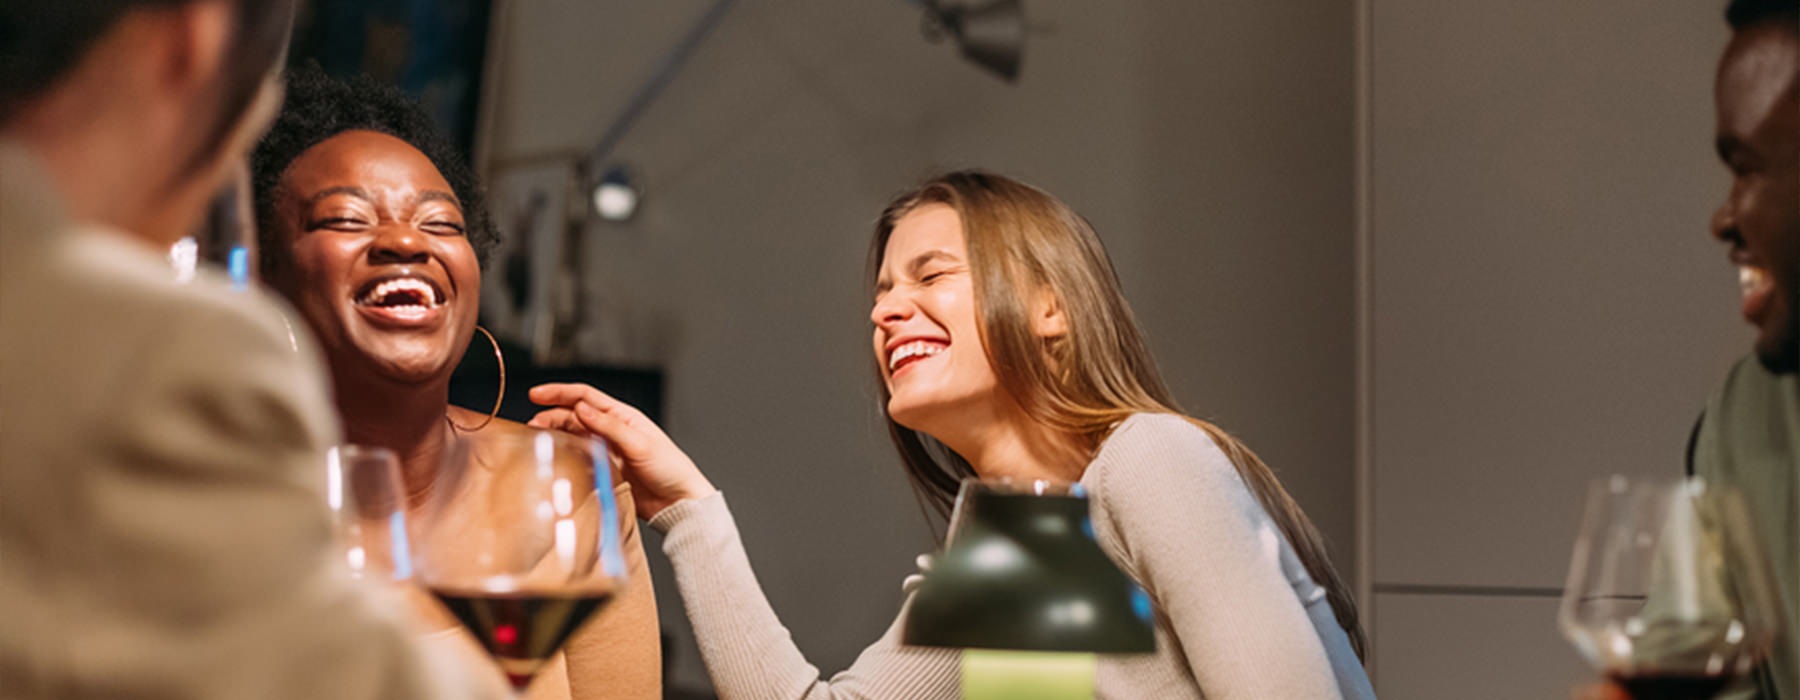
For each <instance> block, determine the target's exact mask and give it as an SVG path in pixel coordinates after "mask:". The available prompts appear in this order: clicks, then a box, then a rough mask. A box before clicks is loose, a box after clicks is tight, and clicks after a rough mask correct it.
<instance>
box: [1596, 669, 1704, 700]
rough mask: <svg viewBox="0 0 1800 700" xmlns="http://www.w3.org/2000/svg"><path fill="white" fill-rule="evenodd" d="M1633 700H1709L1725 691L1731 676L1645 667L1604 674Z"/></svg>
mask: <svg viewBox="0 0 1800 700" xmlns="http://www.w3.org/2000/svg"><path fill="white" fill-rule="evenodd" d="M1606 678H1607V680H1610V681H1612V682H1613V683H1614V684H1616V685H1618V686H1619V687H1620V688H1624V689H1625V692H1626V694H1628V695H1630V696H1631V698H1632V700H1711V699H1712V698H1716V697H1718V696H1719V693H1720V692H1722V691H1724V690H1725V686H1726V685H1728V684H1730V683H1731V680H1732V677H1731V676H1730V675H1727V674H1724V673H1716V674H1707V673H1704V672H1694V673H1686V672H1680V671H1674V672H1666V673H1665V672H1660V671H1648V670H1642V669H1640V670H1635V671H1624V672H1617V673H1608V674H1606Z"/></svg>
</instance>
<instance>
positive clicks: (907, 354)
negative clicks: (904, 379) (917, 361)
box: [888, 340, 944, 372]
mask: <svg viewBox="0 0 1800 700" xmlns="http://www.w3.org/2000/svg"><path fill="white" fill-rule="evenodd" d="M943 351H944V346H943V345H940V344H938V343H934V342H931V341H929V340H915V341H913V342H910V343H907V344H905V345H902V346H900V347H897V348H894V351H893V352H891V353H888V371H889V372H892V371H894V368H895V367H899V366H900V362H901V361H902V360H906V359H908V358H911V357H916V356H923V357H931V356H932V355H936V354H938V353H940V352H943Z"/></svg>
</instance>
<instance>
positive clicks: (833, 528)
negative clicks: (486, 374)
mask: <svg viewBox="0 0 1800 700" xmlns="http://www.w3.org/2000/svg"><path fill="white" fill-rule="evenodd" d="M703 6H704V3H701V2H696V1H694V0H681V1H674V0H666V1H664V2H658V3H587V2H575V1H573V0H511V1H510V2H508V3H505V4H504V6H503V7H502V8H501V11H500V17H499V18H498V21H499V23H500V26H501V27H502V29H501V32H502V42H503V48H502V51H503V53H502V55H501V58H500V61H499V63H498V65H497V71H496V74H497V76H496V77H497V78H498V82H497V83H496V84H495V96H496V98H497V101H496V105H497V109H496V110H495V112H494V113H493V114H492V115H491V119H492V123H491V128H492V130H491V135H492V136H491V141H490V143H489V146H490V156H491V159H492V160H491V162H492V163H493V164H494V165H495V166H497V167H499V168H502V169H503V168H505V167H507V164H508V163H515V164H516V163H518V162H520V159H527V160H528V159H530V158H532V157H534V156H539V155H546V154H548V155H554V154H557V153H561V152H565V151H568V150H571V149H575V150H579V149H583V148H586V147H588V146H590V145H591V144H592V143H593V142H594V141H596V140H597V139H598V137H599V134H600V131H601V129H602V128H603V127H604V125H605V124H606V123H607V122H608V121H610V120H611V118H612V117H613V115H614V113H615V111H616V110H617V109H619V108H620V106H621V105H623V104H624V102H625V99H626V96H627V95H628V94H629V92H630V90H631V89H632V88H633V87H635V85H636V81H637V80H639V79H640V78H641V77H642V76H644V75H646V74H647V73H648V71H649V70H650V66H651V64H652V62H653V61H655V60H657V59H658V58H659V57H660V55H661V52H663V51H664V50H666V48H667V47H668V46H669V45H670V44H672V43H673V41H674V39H675V38H676V36H678V35H679V33H680V32H681V31H682V30H683V29H685V26H686V24H687V22H689V21H691V18H693V17H696V16H698V13H699V12H700V10H701V9H703ZM1028 10H1029V12H1030V15H1031V20H1032V22H1033V23H1034V24H1038V25H1040V26H1042V27H1044V28H1045V30H1044V31H1043V32H1042V33H1040V34H1037V35H1034V36H1033V37H1032V39H1031V43H1030V47H1029V49H1028V50H1027V53H1026V58H1025V72H1024V79H1023V80H1022V82H1021V83H1020V84H1018V85H1016V86H1010V87H1009V86H1006V85H1004V84H1002V83H1000V82H998V81H996V80H994V79H992V78H990V77H988V76H986V75H984V74H981V73H979V72H977V71H976V70H975V69H974V68H972V67H970V66H968V65H966V64H964V63H962V62H960V61H959V60H958V59H957V58H956V57H955V56H954V54H953V51H952V50H951V48H950V47H948V46H942V45H940V46H933V45H930V44H928V43H926V42H925V41H924V40H923V39H921V37H920V35H919V31H918V24H919V22H918V14H917V11H916V10H915V9H914V8H913V7H912V6H911V5H910V4H908V3H904V2H900V1H899V0H893V1H890V2H798V1H795V0H766V1H764V2H748V3H741V4H740V5H739V6H738V7H737V8H735V9H734V10H733V11H732V13H731V14H730V15H729V16H728V17H727V19H726V21H725V23H724V24H723V25H722V26H721V27H720V28H719V29H718V31H717V32H716V34H714V35H713V36H712V38H711V39H710V40H709V41H708V42H707V43H706V45H705V46H704V47H703V48H702V49H701V50H700V52H699V53H698V54H697V55H696V56H695V58H694V60H693V62H692V63H691V64H690V65H689V66H688V67H687V69H686V71H685V72H684V73H683V74H682V76H681V77H680V78H679V79H678V80H677V82H676V83H675V84H674V85H673V86H672V87H671V88H670V89H669V91H668V92H667V93H666V94H665V96H664V97H663V99H661V100H660V101H659V102H657V103H656V104H655V106H654V107H653V108H652V109H651V110H650V111H649V112H648V113H647V114H646V115H645V118H644V120H643V122H642V123H640V124H639V126H638V127H637V129H636V130H635V131H633V132H632V134H631V136H630V138H628V139H627V140H626V142H625V143H624V144H623V145H622V147H621V149H620V152H619V155H620V156H621V157H622V158H624V159H626V160H628V161H630V162H632V163H634V164H635V165H636V166H637V167H638V168H639V170H640V172H641V173H642V174H643V175H644V176H645V177H646V178H647V180H648V183H647V188H648V192H647V196H646V199H645V208H644V210H643V212H642V214H641V215H640V217H639V218H638V219H636V220H634V221H633V222H631V223H630V224H628V225H622V226H621V225H602V224H599V223H596V224H594V225H593V226H592V227H591V228H590V229H589V230H588V231H587V232H586V233H585V238H584V244H585V245H586V248H587V251H586V252H587V259H586V260H585V264H586V266H587V274H586V278H585V280H584V284H585V285H586V288H585V289H584V290H583V293H584V295H585V296H584V299H585V300H586V301H587V302H588V307H589V308H590V309H594V310H595V311H594V312H593V313H596V314H601V313H605V314H611V316H610V318H611V319H613V320H614V321H617V320H618V319H627V321H624V322H620V323H623V325H625V326H628V327H630V328H633V329H636V330H635V331H632V333H630V334H628V335H631V339H629V340H620V339H619V337H618V334H615V335H614V336H610V337H603V335H602V334H601V333H599V332H598V331H593V330H592V329H598V328H602V327H605V326H606V325H607V319H604V318H599V317H590V318H588V319H586V320H587V325H588V327H589V329H590V331H591V332H589V333H587V334H586V335H584V336H583V337H582V339H581V340H582V348H581V350H582V354H583V357H585V358H587V359H612V360H615V361H641V360H653V361H656V362H658V363H659V364H661V365H662V366H663V367H665V368H666V369H667V371H668V376H669V381H670V386H669V391H670V393H669V396H668V408H669V415H668V420H667V422H668V427H669V429H670V431H671V432H672V433H673V434H674V436H675V437H676V439H677V440H678V441H679V442H680V443H681V444H682V445H683V446H684V447H686V448H687V449H688V451H689V452H690V453H691V454H692V455H693V456H694V458H695V459H696V461H698V462H699V464H700V465H701V466H702V468H703V469H705V470H707V473H708V475H709V476H710V477H711V478H712V479H713V480H714V482H715V483H717V484H718V485H719V486H720V488H722V489H723V490H724V491H725V492H726V493H727V494H728V496H729V497H730V499H731V503H732V507H733V510H734V512H735V513H736V515H737V518H738V522H739V526H740V528H741V529H742V531H743V535H744V539H745V544H746V547H747V548H748V549H749V552H750V556H751V559H752V561H754V562H755V564H756V566H757V573H758V575H759V577H760V579H761V581H762V583H763V585H764V588H765V590H766V591H767V592H768V594H769V597H770V599H771V601H772V602H773V604H774V606H775V608H776V610H777V612H779V613H780V614H781V615H782V619H783V620H784V622H786V623H787V625H788V626H789V628H790V629H791V630H792V631H793V634H794V638H795V640H796V642H797V643H798V644H799V645H800V647H801V649H802V650H803V651H804V652H806V654H807V655H808V657H809V658H810V659H811V660H812V661H813V662H814V663H815V664H817V665H818V666H820V667H821V669H823V671H824V672H825V673H827V674H829V673H831V672H834V671H836V670H838V669H841V668H843V667H845V666H847V665H848V664H849V663H850V662H851V661H852V660H853V659H854V657H855V655H856V653H857V652H858V651H859V650H860V649H861V648H862V647H863V646H864V645H865V644H867V643H868V642H869V641H872V640H873V639H875V638H876V637H877V636H879V635H880V633H881V631H882V630H883V629H885V627H886V626H887V625H888V624H889V623H890V622H891V621H892V619H893V615H894V613H895V611H896V609H897V606H898V603H899V582H900V579H901V578H902V577H903V576H904V575H905V574H906V573H907V572H908V571H909V570H910V568H911V562H912V558H913V556H914V555H915V554H917V553H920V552H923V551H926V550H928V549H929V548H930V547H931V542H930V535H929V532H928V530H927V529H926V527H925V525H924V523H923V521H922V519H921V517H920V515H919V512H918V510H917V508H916V507H915V506H914V504H913V502H912V499H911V496H910V494H909V491H908V489H907V487H906V485H905V481H904V478H903V476H902V475H901V473H900V471H899V467H898V465H897V461H896V460H895V458H894V457H893V456H892V450H891V448H890V447H888V445H887V442H886V437H885V434H884V432H883V431H882V429H881V425H880V422H879V420H878V418H879V414H878V412H877V408H876V407H875V406H874V403H873V396H874V385H873V383H872V380H871V378H870V372H869V366H868V365H869V362H870V360H869V358H868V354H869V350H868V347H867V346H868V329H869V325H868V321H867V320H866V318H867V312H868V308H867V305H868V301H867V299H868V296H867V293H866V291H865V290H864V288H863V286H862V266H863V261H864V255H865V248H866V245H867V239H868V235H869V226H870V223H871V222H872V220H873V219H874V217H875V215H876V214H877V213H878V211H879V209H880V207H881V205H882V204H883V203H884V202H885V201H886V199H887V197H888V196H889V195H890V194H891V193H893V192H895V191H897V190H899V189H901V188H903V187H905V186H906V185H908V184H910V183H912V182H914V181H916V180H917V179H918V178H919V177H921V176H923V175H925V174H927V173H929V172H931V171H933V170H935V169H938V168H942V167H949V166H982V167H986V168H991V169H995V170H998V171H1001V172H1005V173H1008V174H1012V175H1015V176H1018V177H1021V178H1023V179H1025V180H1027V181H1030V182H1033V183H1035V184H1038V185H1040V186H1043V187H1045V188H1046V189H1048V190H1049V191H1051V192H1053V193H1055V194H1057V195H1059V196H1060V197H1062V198H1064V199H1065V200H1067V201H1068V202H1070V203H1071V204H1073V205H1074V206H1075V207H1076V208H1077V209H1078V210H1080V211H1082V212H1083V213H1084V214H1085V215H1087V216H1088V217H1089V218H1090V219H1091V220H1092V221H1093V222H1094V223H1095V225H1096V226H1097V227H1098V228H1099V230H1100V231H1101V234H1102V237H1103V238H1104V239H1105V240H1106V242H1107V245H1108V247H1109V249H1110V250H1111V252H1112V254H1113V256H1114V258H1115V262H1116V264H1117V267H1118V268H1119V272H1120V275H1121V277H1122V278H1123V279H1124V283H1125V286H1126V290H1127V293H1128V294H1129V295H1130V296H1131V298H1132V301H1133V303H1134V305H1135V307H1136V309H1137V311H1138V312H1139V315H1140V319H1141V320H1142V322H1143V323H1144V325H1145V326H1146V328H1147V331H1148V333H1149V335H1150V337H1151V339H1152V342H1153V344H1154V347H1155V350H1156V352H1157V354H1158V357H1159V358H1160V359H1161V361H1162V363H1163V367H1164V370H1165V373H1166V375H1167V376H1168V378H1169V380H1170V381H1171V383H1172V384H1173V385H1174V387H1175V389H1176V392H1177V395H1178V396H1179V397H1180V399H1181V400H1182V401H1183V402H1184V403H1185V404H1186V406H1187V407H1188V408H1189V409H1190V410H1192V411H1194V412H1195V413H1197V414H1199V415H1202V416H1206V417H1209V418H1212V419H1214V420H1216V421H1218V422H1220V423H1221V424H1222V425H1224V426H1225V427H1226V428H1227V429H1230V430H1232V431H1234V432H1235V433H1237V434H1239V435H1240V436H1241V437H1243V438H1245V439H1246V440H1247V441H1249V442H1250V444H1251V445H1253V446H1254V447H1256V448H1257V449H1258V450H1260V451H1261V452H1262V454H1263V456H1264V457H1265V458H1267V459H1268V461H1270V462H1271V463H1272V464H1274V465H1276V468H1277V469H1278V471H1279V472H1280V474H1281V476H1282V478H1283V479H1284V480H1285V481H1286V482H1287V484H1288V485H1289V487H1290V489H1291V490H1292V491H1293V492H1294V494H1295V496H1296V497H1297V498H1298V499H1299V500H1300V502H1301V503H1302V505H1303V506H1304V507H1305V508H1306V509H1307V510H1308V511H1309V512H1310V513H1311V514H1312V516H1313V518H1314V519H1315V520H1316V521H1317V522H1318V524H1319V525H1320V527H1321V528H1322V529H1323V530H1324V531H1325V533H1326V534H1327V536H1328V537H1329V538H1330V539H1331V540H1332V542H1333V545H1334V547H1336V550H1335V551H1336V553H1337V560H1338V563H1339V565H1340V566H1341V567H1342V568H1344V569H1346V570H1353V569H1354V562H1353V561H1351V553H1352V551H1353V547H1352V545H1353V542H1354V537H1353V517H1354V514H1353V505H1354V499H1353V495H1352V494H1353V478H1354V475H1353V470H1352V464H1353V458H1354V452H1353V449H1352V441H1353V425H1354V420H1353V414H1352V410H1353V400H1352V390H1353V376H1354V375H1353V372H1354V367H1355V365H1354V359H1353V358H1354V352H1353V350H1354V347H1353V330H1354V326H1353V319H1354V303H1353V295H1352V288H1353V275H1354V262H1353V256H1352V251H1353V248H1352V245H1353V225H1354V216H1353V210H1354V197H1353V195H1352V188H1353V184H1354V177H1353V176H1354V173H1353V160H1354V158H1353V150H1352V144H1353V141H1352V138H1351V136H1352V124H1353V85H1354V81H1353V73H1352V67H1353V61H1352V57H1353V55H1354V54H1353V51H1352V39H1353V36H1354V32H1353V30H1352V26H1353V25H1352V5H1351V4H1350V3H1348V2H1337V3H1331V4H1330V5H1328V6H1325V7H1322V8H1321V7H1307V8H1302V7H1299V6H1296V5H1293V4H1290V3H1260V2H1233V3H1206V4H1201V3H1166V2H1165V3H1152V2H1107V3H1093V2H1079V1H1073V0H1061V1H1051V0H1034V1H1033V2H1030V3H1028ZM658 566H659V567H660V566H661V565H660V564H659V565H658ZM658 573H659V575H660V576H661V579H660V583H661V585H660V586H659V594H660V603H661V605H662V610H663V615H664V623H665V627H666V628H668V629H671V630H675V631H678V632H679V633H680V634H681V635H683V636H684V637H685V636H686V635H687V634H688V632H687V630H686V629H685V624H684V622H683V620H682V617H681V613H680V608H679V607H678V603H679V600H678V597H677V596H676V595H675V591H674V588H673V586H672V585H670V583H671V579H670V575H669V573H668V571H667V569H666V568H662V569H660V570H659V572H658ZM678 653H679V654H680V657H679V659H678V662H679V668H678V674H679V678H680V679H681V680H682V681H683V682H688V683H699V682H703V681H704V678H705V675H704V670H703V669H702V667H701V666H700V663H699V659H698V657H697V656H696V653H695V652H694V651H692V649H691V646H684V647H683V648H682V649H681V650H680V651H679V652H678Z"/></svg>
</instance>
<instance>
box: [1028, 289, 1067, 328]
mask: <svg viewBox="0 0 1800 700" xmlns="http://www.w3.org/2000/svg"><path fill="white" fill-rule="evenodd" d="M1031 332H1032V333H1033V334H1035V335H1036V336H1037V337H1039V338H1043V339H1045V340H1050V339H1054V338H1061V337H1063V336H1065V335H1068V334H1069V321H1068V319H1067V318H1066V317H1064V316H1063V305H1062V299H1059V298H1057V296H1056V292H1053V291H1051V290H1050V287H1049V286H1047V285H1045V286H1040V287H1038V288H1037V291H1036V292H1035V293H1033V294H1032V296H1031Z"/></svg>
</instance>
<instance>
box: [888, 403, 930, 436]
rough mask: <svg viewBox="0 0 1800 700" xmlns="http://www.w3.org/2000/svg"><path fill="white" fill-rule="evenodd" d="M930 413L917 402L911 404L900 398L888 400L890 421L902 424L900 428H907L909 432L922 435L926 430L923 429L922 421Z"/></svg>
mask: <svg viewBox="0 0 1800 700" xmlns="http://www.w3.org/2000/svg"><path fill="white" fill-rule="evenodd" d="M928 412H929V411H927V410H925V409H924V407H922V406H919V405H917V403H916V402H913V403H909V402H905V401H901V400H900V399H899V398H898V397H889V398H888V404H887V416H888V419H889V420H892V421H894V422H895V423H898V424H900V427H902V428H906V429H907V430H912V431H916V432H921V433H922V432H925V429H924V428H923V427H921V424H922V421H921V419H922V418H924V417H925V416H924V415H923V414H925V413H928Z"/></svg>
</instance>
